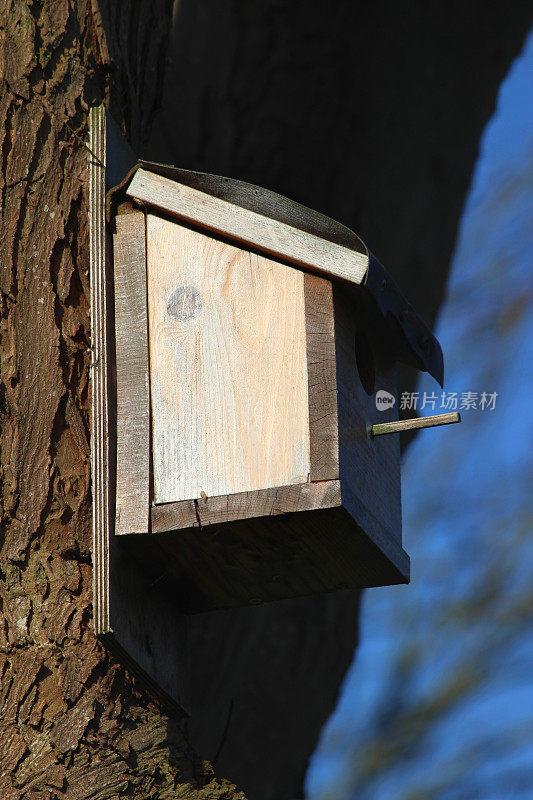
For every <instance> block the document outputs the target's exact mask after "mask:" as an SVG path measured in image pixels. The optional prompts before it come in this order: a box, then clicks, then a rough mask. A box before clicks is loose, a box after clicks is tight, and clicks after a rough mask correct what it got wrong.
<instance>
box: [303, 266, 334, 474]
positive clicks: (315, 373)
mask: <svg viewBox="0 0 533 800" xmlns="http://www.w3.org/2000/svg"><path fill="white" fill-rule="evenodd" d="M304 295H305V332H306V342H307V379H308V387H309V391H308V397H309V440H310V463H311V469H310V479H311V480H312V481H324V480H333V479H335V478H338V477H339V437H338V416H337V372H336V367H335V317H334V309H333V286H332V284H331V281H327V280H324V279H323V278H318V277H316V276H315V275H305V276H304Z"/></svg>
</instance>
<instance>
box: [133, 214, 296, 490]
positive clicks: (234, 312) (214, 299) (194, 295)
mask: <svg viewBox="0 0 533 800" xmlns="http://www.w3.org/2000/svg"><path fill="white" fill-rule="evenodd" d="M147 232H148V235H147V243H148V244H147V247H148V314H149V340H150V388H151V400H152V430H153V471H154V499H155V502H156V503H168V502H175V501H180V500H188V499H193V498H199V497H200V496H201V494H202V492H204V493H205V495H207V497H211V496H220V495H225V494H235V493H237V492H243V491H252V490H257V489H266V488H270V487H275V486H283V485H290V484H294V483H302V482H305V481H307V478H308V475H309V471H310V460H309V425H308V410H307V402H308V401H307V361H306V343H305V311H304V291H303V284H304V276H303V273H302V272H301V271H299V270H296V269H292V268H291V267H287V266H284V265H282V264H279V263H277V262H275V261H272V260H270V259H266V258H264V257H261V256H258V255H256V254H254V253H249V252H245V251H243V250H240V249H238V248H236V247H233V246H231V245H228V244H225V243H223V242H220V241H218V240H215V239H213V238H211V237H209V236H205V235H204V234H202V233H198V232H197V231H192V230H189V229H187V228H184V227H183V226H181V225H179V224H178V223H176V222H173V221H168V220H166V219H162V218H160V217H157V216H154V215H152V214H149V215H148V224H147Z"/></svg>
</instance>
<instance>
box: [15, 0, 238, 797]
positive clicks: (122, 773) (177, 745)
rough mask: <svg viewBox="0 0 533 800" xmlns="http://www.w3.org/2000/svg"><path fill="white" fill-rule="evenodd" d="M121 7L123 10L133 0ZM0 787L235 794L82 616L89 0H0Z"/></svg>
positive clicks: (86, 609)
mask: <svg viewBox="0 0 533 800" xmlns="http://www.w3.org/2000/svg"><path fill="white" fill-rule="evenodd" d="M132 13H133V12H132ZM2 24H3V25H4V26H5V27H4V28H3V29H2V30H1V36H2V41H1V63H2V76H3V82H2V95H1V98H0V153H1V161H2V169H1V176H2V177H1V178H0V191H1V204H2V223H1V225H2V227H1V244H2V273H1V285H0V290H1V337H2V339H1V354H2V363H1V373H0V377H1V383H0V412H1V422H2V431H1V439H0V442H1V452H2V460H1V464H2V468H1V475H0V477H1V494H2V510H1V524H2V539H1V552H0V570H1V574H0V579H1V583H0V602H1V614H2V617H1V624H0V795H1V796H2V798H3V800H18V798H31V800H45V798H46V800H51V798H59V797H61V798H68V800H88V799H89V798H91V800H112V798H113V800H114V799H115V798H117V799H118V798H143V800H145V799H146V798H158V799H162V798H170V797H172V798H177V797H187V798H221V799H222V798H227V799H228V800H229V799H230V798H232V800H233V799H235V800H236V799H237V798H243V795H242V794H241V793H240V792H238V791H237V790H236V789H235V788H234V787H233V786H231V784H229V783H227V782H225V781H223V780H218V779H216V778H215V777H214V775H213V771H212V769H211V768H210V766H209V765H208V764H207V763H202V762H201V761H200V760H199V759H198V758H197V757H196V756H195V755H194V753H193V752H192V751H191V748H190V747H189V745H188V743H187V740H186V738H185V736H184V734H183V732H182V730H181V729H180V727H179V726H178V724H177V723H176V722H175V721H174V720H173V719H171V718H169V717H168V716H165V714H164V712H163V710H162V708H161V707H160V706H159V705H158V704H157V702H155V701H154V700H153V699H152V698H151V697H150V696H149V695H147V694H146V692H145V691H143V689H142V688H141V687H140V686H139V685H138V684H137V683H136V681H135V680H134V678H133V677H132V676H131V675H130V674H129V673H128V672H127V671H126V670H125V669H124V668H123V667H122V666H121V665H120V664H119V663H117V662H116V661H115V660H114V659H113V658H112V657H111V656H110V655H109V653H107V652H106V650H105V649H104V647H103V646H102V645H101V644H100V643H99V642H98V641H97V640H96V638H95V636H94V634H93V632H92V628H91V600H92V598H91V583H92V581H91V546H90V536H91V505H90V462H89V436H90V431H89V422H88V420H89V401H90V383H89V372H90V362H91V348H90V330H89V286H88V261H89V257H88V228H87V198H88V191H87V189H88V183H87V179H88V171H87V159H88V157H89V154H88V152H87V149H86V146H85V144H84V142H85V140H86V134H87V113H88V108H89V107H90V106H91V105H92V104H94V103H98V102H101V101H102V99H103V97H104V96H105V93H106V88H107V73H108V64H107V63H106V56H105V43H104V41H103V40H102V38H101V36H99V31H98V19H97V18H96V17H95V15H94V14H93V11H92V9H91V4H90V2H89V0H77V2H75V3H72V2H68V0H56V1H55V2H52V1H51V0H50V2H45V3H34V2H30V0H13V2H11V3H8V4H7V7H6V6H4V10H3V13H2Z"/></svg>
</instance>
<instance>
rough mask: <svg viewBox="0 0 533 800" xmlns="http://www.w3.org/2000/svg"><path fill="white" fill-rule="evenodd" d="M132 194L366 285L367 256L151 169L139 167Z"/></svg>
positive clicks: (205, 225) (326, 272)
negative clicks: (364, 280) (364, 281)
mask: <svg viewBox="0 0 533 800" xmlns="http://www.w3.org/2000/svg"><path fill="white" fill-rule="evenodd" d="M127 195H128V197H131V198H134V199H135V200H137V201H138V202H140V203H142V204H145V205H147V206H148V207H149V208H152V209H157V210H159V211H162V212H165V213H168V214H173V215H175V216H177V217H179V218H180V219H183V220H186V221H187V222H190V223H193V224H195V225H198V226H200V227H202V228H206V229H207V230H210V231H214V232H215V233H218V234H221V235H223V236H228V237H230V238H233V239H236V240H237V241H239V242H243V243H244V244H248V245H251V246H252V247H255V248H258V249H259V250H261V251H263V252H265V253H268V254H270V255H273V256H276V257H278V258H282V259H284V260H286V261H289V262H291V263H293V264H297V265H298V266H301V267H305V268H306V269H309V270H311V271H313V272H317V273H319V274H321V275H326V276H330V277H336V278H343V279H345V280H347V281H351V282H352V283H357V284H359V283H361V282H362V281H363V279H364V277H365V275H366V272H367V269H368V256H367V255H365V254H363V253H356V252H354V251H353V250H350V249H348V248H347V247H343V246H341V245H338V244H334V243H333V242H329V241H327V240H325V239H321V238H319V237H318V236H313V235H312V234H309V233H305V232H303V231H301V230H298V229H297V228H293V227H291V226H290V225H286V224H285V223H283V222H278V221H277V220H273V219H269V218H267V217H264V216H263V215H262V214H257V213H256V212H254V211H249V210H248V209H244V208H241V207H240V206H237V205H234V204H233V203H228V202H227V201H225V200H220V199H219V198H217V197H213V196H212V195H209V194H206V193H205V192H200V191H198V190H197V189H193V188H191V187H189V186H184V185H183V184H179V183H176V182H175V181H173V180H170V179H169V178H165V177H163V176H161V175H156V174H155V173H153V172H149V171H148V170H146V169H138V170H137V172H136V173H135V175H134V176H133V178H132V181H131V183H130V185H129V187H128V190H127Z"/></svg>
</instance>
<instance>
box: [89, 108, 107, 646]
mask: <svg viewBox="0 0 533 800" xmlns="http://www.w3.org/2000/svg"><path fill="white" fill-rule="evenodd" d="M89 148H90V151H91V154H90V156H89V159H88V167H89V272H90V282H91V346H92V362H91V471H92V534H93V565H94V568H93V598H94V617H93V624H94V629H95V632H96V633H97V634H99V633H104V632H105V631H107V630H108V629H109V504H110V496H109V452H108V408H107V396H108V355H107V337H106V319H107V314H106V312H107V285H106V237H105V161H106V141H105V111H104V107H103V106H98V107H95V108H91V110H90V112H89Z"/></svg>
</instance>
